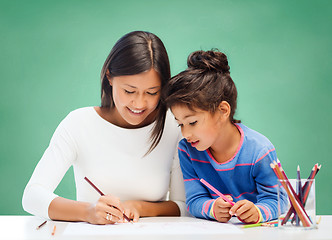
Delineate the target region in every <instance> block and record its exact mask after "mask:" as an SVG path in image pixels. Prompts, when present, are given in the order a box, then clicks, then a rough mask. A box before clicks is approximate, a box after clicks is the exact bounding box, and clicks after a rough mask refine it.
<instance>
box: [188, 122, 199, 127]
mask: <svg viewBox="0 0 332 240" xmlns="http://www.w3.org/2000/svg"><path fill="white" fill-rule="evenodd" d="M196 123H197V121H195V122H191V123H189V125H192V126H193V125H195V124H196Z"/></svg>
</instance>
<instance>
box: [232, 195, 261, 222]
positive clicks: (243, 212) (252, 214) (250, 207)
mask: <svg viewBox="0 0 332 240" xmlns="http://www.w3.org/2000/svg"><path fill="white" fill-rule="evenodd" d="M229 214H231V215H235V216H237V217H238V218H239V219H240V220H241V221H242V222H244V223H257V222H258V220H259V212H258V210H257V208H256V207H255V204H254V203H253V202H250V201H248V200H241V201H238V202H236V203H235V204H234V206H233V207H232V208H231V209H230V210H229Z"/></svg>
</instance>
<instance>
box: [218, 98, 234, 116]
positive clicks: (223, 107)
mask: <svg viewBox="0 0 332 240" xmlns="http://www.w3.org/2000/svg"><path fill="white" fill-rule="evenodd" d="M218 109H219V111H220V113H221V115H222V116H223V117H224V118H229V115H230V113H231V105H229V103H228V102H227V101H222V102H221V103H220V104H219V106H218Z"/></svg>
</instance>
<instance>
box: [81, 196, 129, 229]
mask: <svg viewBox="0 0 332 240" xmlns="http://www.w3.org/2000/svg"><path fill="white" fill-rule="evenodd" d="M123 209H124V208H123V206H122V204H121V203H120V200H119V199H118V198H116V197H113V196H110V195H105V196H101V197H100V198H99V200H98V202H97V203H95V204H91V205H90V207H89V208H88V213H87V222H89V223H91V224H102V225H104V224H114V223H117V222H123V211H124V210H123Z"/></svg>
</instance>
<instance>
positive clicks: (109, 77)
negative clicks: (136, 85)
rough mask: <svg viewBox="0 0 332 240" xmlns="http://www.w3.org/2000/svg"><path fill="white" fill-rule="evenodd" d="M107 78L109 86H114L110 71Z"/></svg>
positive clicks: (107, 71) (107, 72)
mask: <svg viewBox="0 0 332 240" xmlns="http://www.w3.org/2000/svg"><path fill="white" fill-rule="evenodd" d="M106 77H107V80H108V82H109V84H110V85H111V86H112V77H111V73H110V71H109V70H108V69H106Z"/></svg>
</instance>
